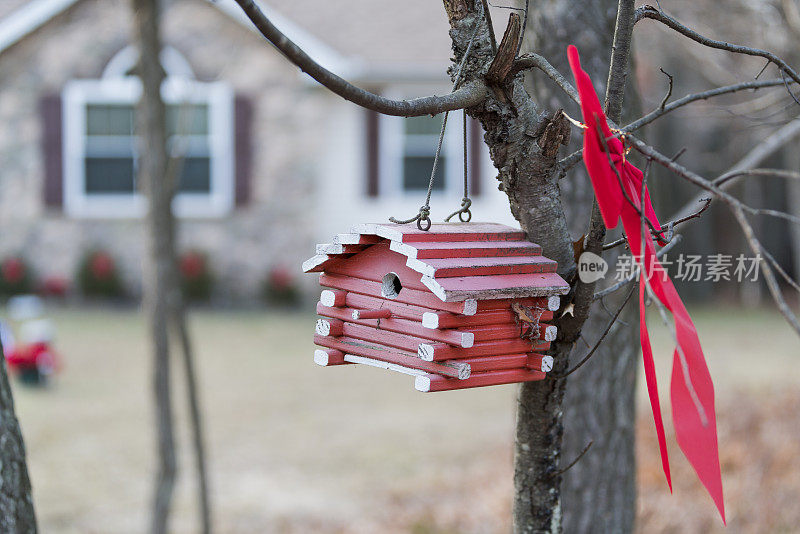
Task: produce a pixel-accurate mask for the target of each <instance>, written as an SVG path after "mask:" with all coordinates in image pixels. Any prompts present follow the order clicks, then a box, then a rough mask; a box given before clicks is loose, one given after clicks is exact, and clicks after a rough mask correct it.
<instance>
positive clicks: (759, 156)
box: [672, 117, 800, 219]
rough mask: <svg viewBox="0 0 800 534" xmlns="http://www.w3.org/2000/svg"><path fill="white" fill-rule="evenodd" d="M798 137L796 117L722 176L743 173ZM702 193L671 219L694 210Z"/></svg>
mask: <svg viewBox="0 0 800 534" xmlns="http://www.w3.org/2000/svg"><path fill="white" fill-rule="evenodd" d="M798 136H800V117H797V118H796V119H794V120H793V121H792V122H790V123H788V124H786V125H785V126H782V127H781V128H780V129H779V130H777V131H776V132H775V133H773V134H772V135H770V136H769V137H767V138H766V139H764V140H763V141H762V142H761V143H759V144H757V145H756V146H755V147H753V148H752V149H751V150H750V152H748V153H747V154H745V156H744V157H743V158H742V159H740V160H739V161H738V162H737V163H736V164H735V165H733V166H732V167H731V168H730V169H728V171H727V172H725V173H724V174H723V175H722V176H728V175H731V174H736V173H738V172H739V171H743V170H746V169H750V168H752V167H755V166H756V165H758V164H759V163H761V162H762V161H764V160H765V159H767V158H768V157H770V156H771V155H772V154H774V153H775V152H777V151H778V150H779V149H780V148H781V147H783V146H784V145H786V143H789V142H791V141H792V140H793V139H795V138H796V137H798ZM741 176H742V174H736V176H735V177H732V178H731V179H726V180H724V181H723V182H721V183H719V184H717V185H718V186H723V185H724V187H729V186H730V185H732V184H733V183H734V182H736V181H737V180H738V178H739V177H741ZM703 196H704V195H703V193H700V194H698V195H696V196H695V197H694V198H693V199H691V200H690V201H689V202H687V203H686V204H684V206H683V207H682V208H681V209H680V210H679V211H678V212H677V213H676V214H675V215H674V216H673V217H672V218H673V219H679V218H681V217H685V216H686V215H688V214H689V213H691V212H692V210H694V206H695V205H696V204H697V202H698V201H699V200H700V199H701V198H702V197H703Z"/></svg>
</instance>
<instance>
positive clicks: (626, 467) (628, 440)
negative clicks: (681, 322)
mask: <svg viewBox="0 0 800 534" xmlns="http://www.w3.org/2000/svg"><path fill="white" fill-rule="evenodd" d="M533 4H535V5H532V6H531V9H532V12H531V15H533V16H532V17H531V18H532V20H533V21H534V27H537V29H538V32H541V33H540V35H541V39H536V40H535V41H536V42H537V45H540V44H541V45H542V46H541V47H537V49H536V52H539V53H542V54H543V55H544V56H545V57H547V58H548V59H554V60H557V59H560V58H564V57H565V56H566V45H567V44H568V42H567V39H569V38H574V37H575V36H580V37H581V38H580V39H577V42H578V44H579V45H581V51H582V52H583V55H584V58H585V61H586V63H587V67H589V71H590V72H592V73H593V74H595V75H596V73H597V72H598V71H601V72H602V74H601V75H600V76H598V77H597V78H598V79H600V80H603V79H605V76H606V75H607V73H608V64H609V57H610V55H611V40H612V36H613V28H614V18H615V13H616V9H615V8H616V4H614V5H611V2H609V1H604V2H602V1H601V2H586V3H585V4H586V5H585V6H583V5H582V6H581V7H582V8H583V7H585V8H586V9H575V4H574V3H569V2H548V3H545V4H543V5H539V3H533ZM445 7H446V9H447V13H448V16H449V19H450V24H451V28H452V29H451V37H452V39H453V46H454V51H455V55H456V57H455V64H458V62H459V61H460V59H461V56H462V54H463V53H464V50H465V49H466V46H467V44H468V42H469V39H470V38H471V36H472V31H474V30H473V29H474V27H475V26H474V24H476V23H480V19H481V8H480V5H479V3H478V2H473V1H470V0H445ZM513 16H514V15H512V18H513ZM575 17H577V19H578V20H580V19H582V18H583V17H585V20H584V21H583V24H581V23H580V22H579V21H576V20H575V19H574V18H575ZM570 28H572V29H570ZM578 30H580V31H578ZM487 36H488V33H487V35H483V34H482V33H479V34H478V37H479V38H478V40H477V42H476V43H474V44H473V52H472V53H471V55H470V58H469V59H468V61H467V66H466V67H465V70H466V71H467V73H466V76H467V79H469V76H480V74H481V71H482V69H485V68H486V65H488V64H489V63H491V62H492V61H491V57H489V58H488V59H487V57H486V54H490V52H491V48H490V42H489V39H488V38H487ZM508 38H514V36H513V35H512V36H509V32H507V34H506V36H505V38H504V41H505V40H506V39H508ZM514 42H516V41H514ZM544 42H547V45H548V46H543V43H544ZM503 45H504V43H503V42H501V44H500V48H499V50H500V51H499V52H498V59H496V60H495V64H501V63H502V54H503V49H504V46H503ZM514 48H515V47H514ZM560 63H561V62H560ZM558 66H560V67H561V68H563V66H564V65H563V63H562V64H560V65H558ZM489 72H490V73H491V69H490V71H489ZM564 72H566V70H564ZM499 79H500V80H502V81H500V82H499V83H497V84H496V85H494V86H493V87H492V88H491V89H492V91H493V95H492V96H490V98H488V99H487V100H486V101H485V102H484V103H483V104H482V105H481V106H478V107H472V108H469V109H468V110H467V111H468V113H470V114H471V115H472V116H474V117H476V118H477V119H478V120H480V122H481V124H482V125H483V127H484V129H485V131H486V134H485V138H484V139H485V141H486V143H487V144H488V146H489V149H490V152H491V155H492V160H493V162H494V164H495V166H496V167H497V169H498V171H499V176H498V179H499V180H500V188H501V189H502V190H503V191H505V192H506V194H507V195H508V197H509V202H510V207H511V211H512V213H513V214H514V216H515V217H516V218H517V220H518V221H519V222H520V225H521V226H522V228H523V230H525V231H526V232H527V234H528V236H529V238H530V239H531V240H532V241H535V242H537V243H539V244H541V245H542V247H543V249H544V250H545V251H547V255H548V256H549V257H551V258H553V259H555V260H556V261H558V263H559V272H560V273H561V274H562V276H564V277H565V278H566V279H567V280H568V281H570V282H573V281H574V280H575V272H576V266H575V258H574V250H573V246H572V239H571V234H570V231H569V225H568V223H567V218H566V207H565V202H566V203H569V202H570V198H566V199H565V198H564V197H563V196H562V192H561V187H560V184H559V179H558V172H557V169H556V165H555V164H556V157H557V155H558V148H559V145H560V144H563V143H564V142H565V141H566V140H565V139H564V134H566V133H567V131H568V129H566V127H565V124H564V119H563V118H562V117H560V115H559V114H558V113H552V110H557V109H558V106H557V105H550V106H548V108H549V110H551V111H550V112H545V111H543V110H542V109H540V108H539V106H537V103H538V104H542V103H544V104H552V103H553V102H552V100H553V99H551V98H549V97H550V96H552V94H553V93H549V94H548V93H547V92H546V91H545V90H542V91H541V92H542V94H541V95H537V96H538V98H536V99H531V98H530V97H529V96H528V94H527V93H526V92H525V88H524V86H523V83H522V80H521V77H510V78H509V77H507V78H503V77H499ZM614 100H615V102H617V103H619V97H617V98H615V99H614ZM616 109H618V106H617V108H616ZM567 135H568V134H567ZM584 198H585V199H586V200H587V201H585V202H582V203H580V205H577V206H576V205H572V206H570V208H571V209H570V211H571V212H572V214H573V215H574V216H575V217H576V218H577V219H578V220H579V221H580V224H581V225H582V228H581V230H580V232H579V233H578V235H581V234H583V233H584V232H586V231H587V229H586V224H587V219H588V215H589V213H591V212H592V208H591V198H592V195H584ZM595 211H596V210H595ZM593 232H594V237H595V239H596V240H599V239H602V236H603V234H604V230H603V228H602V226H601V227H600V228H595V229H594V230H593ZM591 290H592V288H591V287H589V288H584V291H591ZM574 297H575V295H574V294H573V295H571V296H570V297H567V298H565V299H564V305H567V304H568V303H569V302H570V299H571V298H574ZM576 309H577V308H576ZM587 315H589V309H588V307H586V309H584V310H581V311H576V313H575V314H574V315H565V316H564V317H563V318H562V319H561V320H559V321H558V326H559V331H560V334H559V338H558V340H557V341H556V342H555V343H554V344H553V348H552V351H551V353H552V354H553V355H554V356H555V361H556V364H555V367H554V370H553V375H558V374H561V373H563V372H564V371H565V370H566V369H567V368H568V359H569V354H570V352H571V351H572V349H573V346H574V345H575V342H576V341H577V340H578V339H579V337H580V336H581V332H582V328H583V327H584V325H583V322H584V321H585V320H586V317H587ZM604 323H607V319H606V320H605V321H604V320H603V317H602V316H600V317H597V319H595V320H593V321H592V322H591V323H590V325H589V327H588V329H586V330H584V332H585V334H584V335H585V336H586V337H587V338H588V339H589V341H590V342H594V340H595V338H596V337H597V336H595V335H592V334H593V333H595V332H596V331H597V330H598V327H597V326H596V324H604ZM635 333H636V332H635V330H633V329H628V330H624V329H620V328H618V329H617V330H616V331H615V332H614V334H613V337H612V339H611V340H609V341H610V343H609V345H607V346H606V347H605V350H604V351H603V352H604V353H605V354H604V355H605V356H608V357H607V358H605V359H602V360H601V359H600V358H603V357H604V356H603V355H598V361H597V362H594V363H593V364H592V365H591V366H590V367H589V369H587V370H583V371H582V372H581V374H579V375H576V376H577V377H580V381H582V382H585V384H586V385H585V386H584V387H582V388H581V389H580V390H578V392H577V394H576V395H575V396H574V397H573V399H574V400H573V402H572V404H571V408H570V414H569V417H574V418H575V422H576V423H577V424H581V423H583V424H585V425H586V427H587V428H588V430H589V432H588V433H587V432H586V431H582V432H576V433H575V435H574V436H573V437H572V438H571V441H570V443H575V442H579V443H580V448H583V446H584V444H585V441H586V440H588V439H594V440H596V441H597V445H598V447H597V451H594V450H593V451H592V453H590V454H591V456H590V458H591V463H589V462H587V463H585V464H584V465H583V466H581V467H580V468H577V469H578V471H577V473H578V474H579V475H583V476H581V477H580V479H579V480H581V481H582V482H583V486H582V487H581V488H580V491H575V492H573V493H568V499H569V503H570V504H569V506H570V511H569V514H567V517H566V518H565V517H564V515H565V514H564V513H563V512H562V505H561V492H560V484H561V479H562V476H561V474H560V473H559V472H558V467H559V462H560V460H561V454H562V453H561V450H562V449H561V447H562V435H563V425H564V412H563V410H562V402H563V401H564V398H565V393H566V382H567V381H566V380H558V379H548V380H545V381H542V382H530V383H526V384H523V385H522V386H521V387H520V390H519V398H518V413H517V431H516V444H515V499H514V530H515V532H561V531H562V529H564V528H565V529H566V530H567V531H569V532H579V531H586V530H588V529H589V526H588V524H587V520H588V519H589V518H591V519H592V520H593V522H592V523H591V528H592V529H593V530H594V531H603V532H610V531H614V532H628V531H631V530H632V526H633V514H634V511H635V506H634V504H635V503H634V499H635V488H634V484H633V482H634V475H633V468H632V466H633V460H634V458H633V439H632V438H633V419H634V417H633V416H634V414H633V385H634V383H635V363H634V362H635V359H634V358H635V353H636V352H635V349H634V347H635V343H632V339H633V336H634V335H635ZM573 382H575V380H573ZM598 407H600V408H598ZM574 448H577V447H571V450H570V455H569V456H567V457H566V458H565V459H566V461H570V460H571V459H573V458H574V456H572V454H573V451H572V449H574ZM574 454H576V455H577V453H574ZM584 461H586V460H585V459H584ZM606 462H608V463H606ZM604 464H605V465H604ZM601 466H603V467H601ZM567 476H573V473H570V474H569V475H567ZM594 477H596V479H595V478H594ZM587 478H592V481H591V482H590V483H588V484H587V483H586V479H587ZM571 487H572V488H577V487H578V486H577V485H575V486H571ZM598 521H600V523H598Z"/></svg>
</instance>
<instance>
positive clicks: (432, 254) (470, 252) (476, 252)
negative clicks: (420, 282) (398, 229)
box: [414, 241, 542, 260]
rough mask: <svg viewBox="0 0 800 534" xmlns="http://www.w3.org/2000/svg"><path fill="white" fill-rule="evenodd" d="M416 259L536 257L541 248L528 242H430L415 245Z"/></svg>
mask: <svg viewBox="0 0 800 534" xmlns="http://www.w3.org/2000/svg"><path fill="white" fill-rule="evenodd" d="M414 248H415V249H416V250H417V259H420V260H422V259H428V258H472V257H479V258H480V257H486V256H536V255H539V254H541V253H542V247H540V246H539V245H537V244H536V243H531V242H530V241H497V242H494V243H487V242H482V243H471V242H460V243H459V242H431V243H416V244H414Z"/></svg>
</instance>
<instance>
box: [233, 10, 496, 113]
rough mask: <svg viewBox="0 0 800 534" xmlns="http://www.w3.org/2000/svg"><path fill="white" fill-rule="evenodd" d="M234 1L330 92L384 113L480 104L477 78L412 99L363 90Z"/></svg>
mask: <svg viewBox="0 0 800 534" xmlns="http://www.w3.org/2000/svg"><path fill="white" fill-rule="evenodd" d="M236 3H237V4H239V6H240V7H241V8H242V10H243V11H244V13H245V15H247V18H249V19H250V21H251V22H252V23H253V24H254V25H255V26H256V28H257V29H258V31H259V32H261V35H263V36H264V37H265V38H266V39H267V40H268V41H269V42H270V43H272V44H273V45H274V46H275V48H277V49H278V50H279V51H280V52H281V53H282V54H283V55H284V56H286V58H287V59H288V60H289V61H291V62H292V63H294V64H295V65H297V67H299V68H300V70H301V71H303V72H305V73H306V74H308V75H309V76H311V77H312V78H314V79H315V80H316V81H318V82H319V83H321V84H322V85H324V86H325V87H326V88H328V89H329V90H330V91H331V92H333V93H335V94H337V95H339V96H341V97H342V98H344V99H345V100H349V101H350V102H353V103H354V104H357V105H359V106H361V107H363V108H367V109H371V110H372V111H377V112H378V113H383V114H384V115H395V116H400V117H418V116H421V115H436V114H437V113H441V112H444V111H453V110H455V109H463V108H469V107H472V106H476V105H478V104H480V103H481V102H483V101H484V99H485V98H486V86H485V85H484V84H483V82H479V81H472V82H467V83H465V84H464V86H463V87H461V88H459V89H456V90H455V91H453V92H452V93H450V94H447V95H442V96H436V95H433V96H425V97H422V98H415V99H413V100H392V99H389V98H385V97H382V96H380V95H376V94H375V93H371V92H369V91H365V90H364V89H361V88H359V87H356V86H355V85H353V84H351V83H350V82H348V81H347V80H345V79H343V78H341V77H339V76H337V75H336V74H334V73H332V72H331V71H329V70H328V69H326V68H325V67H323V66H322V65H320V64H319V63H317V62H316V61H314V60H313V59H311V57H310V56H309V55H308V54H306V53H305V52H304V51H303V50H302V49H301V48H300V47H299V46H297V45H296V44H295V43H294V42H292V41H291V40H290V39H289V38H288V37H286V36H285V35H284V34H283V33H281V31H280V30H279V29H278V28H276V27H275V25H274V24H272V22H270V20H269V19H268V18H267V16H266V15H265V14H264V12H263V11H261V9H260V8H259V7H258V5H257V4H256V3H255V1H254V0H236Z"/></svg>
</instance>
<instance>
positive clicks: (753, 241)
mask: <svg viewBox="0 0 800 534" xmlns="http://www.w3.org/2000/svg"><path fill="white" fill-rule="evenodd" d="M627 140H628V142H629V143H630V146H632V147H633V148H635V149H636V150H637V151H638V152H640V153H641V154H642V155H644V156H646V157H647V158H649V159H652V160H653V161H655V162H656V163H658V164H660V165H662V166H663V167H666V168H667V169H669V170H670V171H672V172H674V173H675V174H677V175H678V176H680V177H682V178H684V179H686V180H688V181H689V182H691V183H693V184H695V185H697V186H699V187H701V188H702V189H705V190H706V191H710V192H712V193H714V194H715V195H716V196H717V198H719V199H721V200H722V201H723V202H725V203H726V204H727V205H728V207H729V208H730V209H731V211H732V212H733V215H734V216H735V217H736V220H737V221H738V223H739V226H740V227H741V228H742V232H743V233H744V236H745V239H746V240H747V243H748V245H749V246H750V249H751V250H752V251H753V253H754V254H757V255H758V254H760V253H761V251H762V250H763V249H764V247H763V245H762V244H761V242H760V241H759V240H758V238H757V237H756V235H755V232H754V231H753V227H752V226H751V225H750V223H749V221H748V220H747V217H746V215H745V211H746V210H747V211H751V210H752V208H749V207H748V206H745V205H744V204H743V203H742V202H741V201H740V200H738V199H737V198H735V197H733V196H731V195H729V194H728V193H726V192H725V191H723V190H722V189H720V188H719V187H718V186H717V185H715V184H714V183H713V182H711V181H709V180H706V179H705V178H703V177H702V176H700V175H698V174H696V173H694V172H692V171H690V170H689V169H687V168H686V167H684V166H682V165H680V164H678V163H675V162H674V161H672V160H671V159H670V158H669V157H667V156H665V155H664V154H662V153H660V152H658V151H657V150H656V149H654V148H653V147H651V146H650V145H648V144H646V143H644V142H642V141H640V140H639V139H636V138H635V137H633V136H632V135H631V136H628V137H627ZM761 263H762V267H763V272H764V280H765V281H766V283H767V287H768V288H769V291H770V293H771V294H772V298H773V300H775V304H776V305H777V306H778V310H779V311H780V312H781V314H782V315H783V316H784V317H785V318H786V321H787V322H788V323H789V325H791V327H792V328H794V330H795V331H796V332H797V333H798V334H800V321H798V319H797V316H795V314H794V312H792V310H791V308H790V307H789V305H788V304H787V303H786V300H785V299H784V298H783V293H782V292H781V289H780V287H779V286H778V281H777V280H776V279H775V275H774V273H773V272H772V267H771V266H770V264H769V263H768V262H766V261H763V259H762V262H761Z"/></svg>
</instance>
